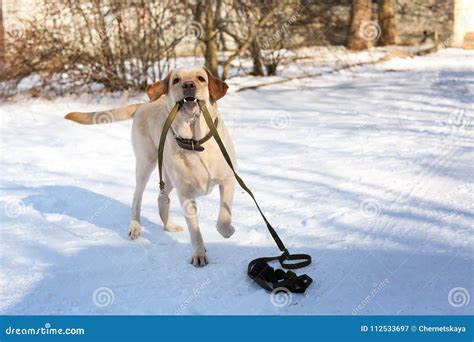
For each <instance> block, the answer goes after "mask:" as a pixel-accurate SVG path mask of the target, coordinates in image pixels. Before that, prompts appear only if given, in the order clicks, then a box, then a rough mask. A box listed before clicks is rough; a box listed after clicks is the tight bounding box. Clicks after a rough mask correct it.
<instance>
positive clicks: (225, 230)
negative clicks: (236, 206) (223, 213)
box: [217, 222, 235, 239]
mask: <svg viewBox="0 0 474 342" xmlns="http://www.w3.org/2000/svg"><path fill="white" fill-rule="evenodd" d="M217 231H218V232H219V233H220V234H221V235H222V236H223V237H225V238H226V239H228V238H230V237H231V236H232V235H234V232H235V228H234V227H233V226H232V225H231V224H230V222H229V223H224V224H219V223H217Z"/></svg>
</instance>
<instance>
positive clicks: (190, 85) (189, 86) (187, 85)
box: [183, 81, 196, 90]
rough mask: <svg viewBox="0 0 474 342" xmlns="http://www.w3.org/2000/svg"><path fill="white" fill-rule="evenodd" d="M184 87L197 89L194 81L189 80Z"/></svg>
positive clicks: (185, 88)
mask: <svg viewBox="0 0 474 342" xmlns="http://www.w3.org/2000/svg"><path fill="white" fill-rule="evenodd" d="M183 89H184V90H194V89H196V85H195V84H194V82H193V81H188V82H184V83H183Z"/></svg>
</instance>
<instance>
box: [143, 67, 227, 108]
mask: <svg viewBox="0 0 474 342" xmlns="http://www.w3.org/2000/svg"><path fill="white" fill-rule="evenodd" d="M227 89H228V86H227V84H226V83H225V82H223V81H221V80H219V79H218V78H216V77H214V76H213V75H212V74H211V73H210V72H209V71H208V70H207V69H206V68H195V69H176V70H171V71H170V72H169V73H168V75H167V76H166V77H165V79H163V80H161V81H158V82H155V83H153V84H152V85H150V86H148V88H147V90H146V92H147V94H148V97H149V99H150V101H156V100H158V99H159V98H160V97H161V96H162V95H164V94H166V95H167V96H168V98H169V99H170V101H171V102H172V103H176V102H178V101H181V100H184V104H183V109H184V111H185V112H186V113H187V114H189V115H198V114H199V106H198V104H197V100H205V101H206V102H208V103H211V104H213V103H214V102H216V101H217V100H219V99H221V98H222V97H223V96H224V95H225V94H226V92H227Z"/></svg>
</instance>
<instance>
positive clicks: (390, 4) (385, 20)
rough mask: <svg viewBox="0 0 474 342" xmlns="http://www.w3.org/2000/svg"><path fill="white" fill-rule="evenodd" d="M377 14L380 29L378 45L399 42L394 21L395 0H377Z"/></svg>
mask: <svg viewBox="0 0 474 342" xmlns="http://www.w3.org/2000/svg"><path fill="white" fill-rule="evenodd" d="M378 15H379V25H380V29H381V34H380V39H379V40H378V45H380V46H385V45H396V44H400V40H399V38H398V33H397V26H396V23H395V0H379V4H378Z"/></svg>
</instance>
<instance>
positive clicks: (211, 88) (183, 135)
mask: <svg viewBox="0 0 474 342" xmlns="http://www.w3.org/2000/svg"><path fill="white" fill-rule="evenodd" d="M227 88H228V87H227V84H225V83H224V82H223V81H221V80H219V79H217V78H215V77H214V76H212V74H211V73H210V72H208V71H207V70H206V69H205V68H196V69H178V70H174V71H171V72H170V73H169V74H168V76H166V78H165V79H164V80H162V81H159V82H156V83H154V84H152V85H151V86H149V87H148V88H147V94H148V97H149V98H150V103H142V104H134V105H130V106H127V107H124V108H117V109H112V110H110V111H104V112H92V113H80V112H73V113H69V114H68V115H66V117H65V118H66V119H68V120H72V121H75V122H78V123H82V124H94V123H101V122H102V121H120V120H126V119H129V118H132V117H133V126H132V145H133V150H134V153H135V158H136V188H135V194H134V196H133V204H132V219H131V222H130V225H129V236H130V237H131V238H132V239H137V238H138V237H139V236H140V232H141V229H142V228H141V225H140V210H141V202H142V196H143V191H144V190H145V186H146V184H147V182H148V179H149V178H150V174H151V172H152V171H153V170H154V169H155V168H156V166H157V157H158V154H157V149H158V144H159V140H160V135H161V131H162V129H163V125H164V122H165V120H166V118H167V116H168V114H169V112H170V111H171V109H172V108H173V106H174V105H175V104H176V102H179V101H181V102H182V106H181V109H180V111H179V112H178V115H177V116H176V119H175V121H174V122H173V125H172V126H171V129H170V130H169V132H168V137H167V139H166V143H165V152H164V161H163V178H164V182H165V184H166V186H165V189H164V191H162V192H161V193H160V195H159V197H158V209H159V213H160V217H161V220H162V221H163V227H164V229H165V230H166V231H169V232H177V231H182V228H181V227H179V226H177V225H175V224H173V223H172V221H171V218H170V215H169V205H170V199H169V194H170V192H171V190H173V188H176V191H177V193H178V197H179V200H180V203H181V207H182V208H183V211H184V213H185V218H186V223H187V226H188V229H189V234H190V236H191V243H192V247H193V254H192V257H191V259H190V263H191V264H193V265H194V266H204V265H206V264H207V263H208V257H207V254H206V248H205V246H204V242H203V239H202V236H201V232H200V230H199V223H198V218H197V215H196V214H197V208H196V198H197V197H199V196H203V195H207V194H209V193H210V192H211V191H212V189H213V188H214V186H215V185H219V191H220V209H219V216H218V218H217V230H218V232H219V233H220V234H221V235H222V236H223V237H225V238H229V237H230V236H232V234H233V233H234V227H233V226H232V225H231V208H232V199H233V195H234V185H235V183H234V180H235V178H234V176H233V173H232V171H231V169H230V168H229V166H228V165H227V163H226V161H225V160H224V157H223V156H222V154H221V152H220V150H219V147H218V146H217V143H216V142H215V140H214V139H212V138H210V136H208V133H209V128H208V127H207V125H206V122H205V121H204V118H203V117H202V115H201V111H200V108H199V105H198V104H197V100H204V101H205V102H206V106H207V108H208V109H209V113H210V114H211V116H212V119H213V120H214V123H215V124H217V129H218V132H219V135H220V136H221V138H222V141H223V142H224V144H225V147H226V149H227V151H228V152H229V155H230V156H231V159H232V163H233V164H234V165H236V158H235V151H234V146H233V143H232V140H231V138H230V135H229V133H228V131H227V129H226V127H225V125H224V121H223V120H222V118H221V116H220V114H219V111H218V110H217V101H218V100H219V99H221V98H222V97H223V96H224V95H225V94H226V92H227ZM104 115H105V116H107V117H109V118H111V119H112V120H100V119H98V118H100V117H103V116H104ZM205 138H207V139H205Z"/></svg>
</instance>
